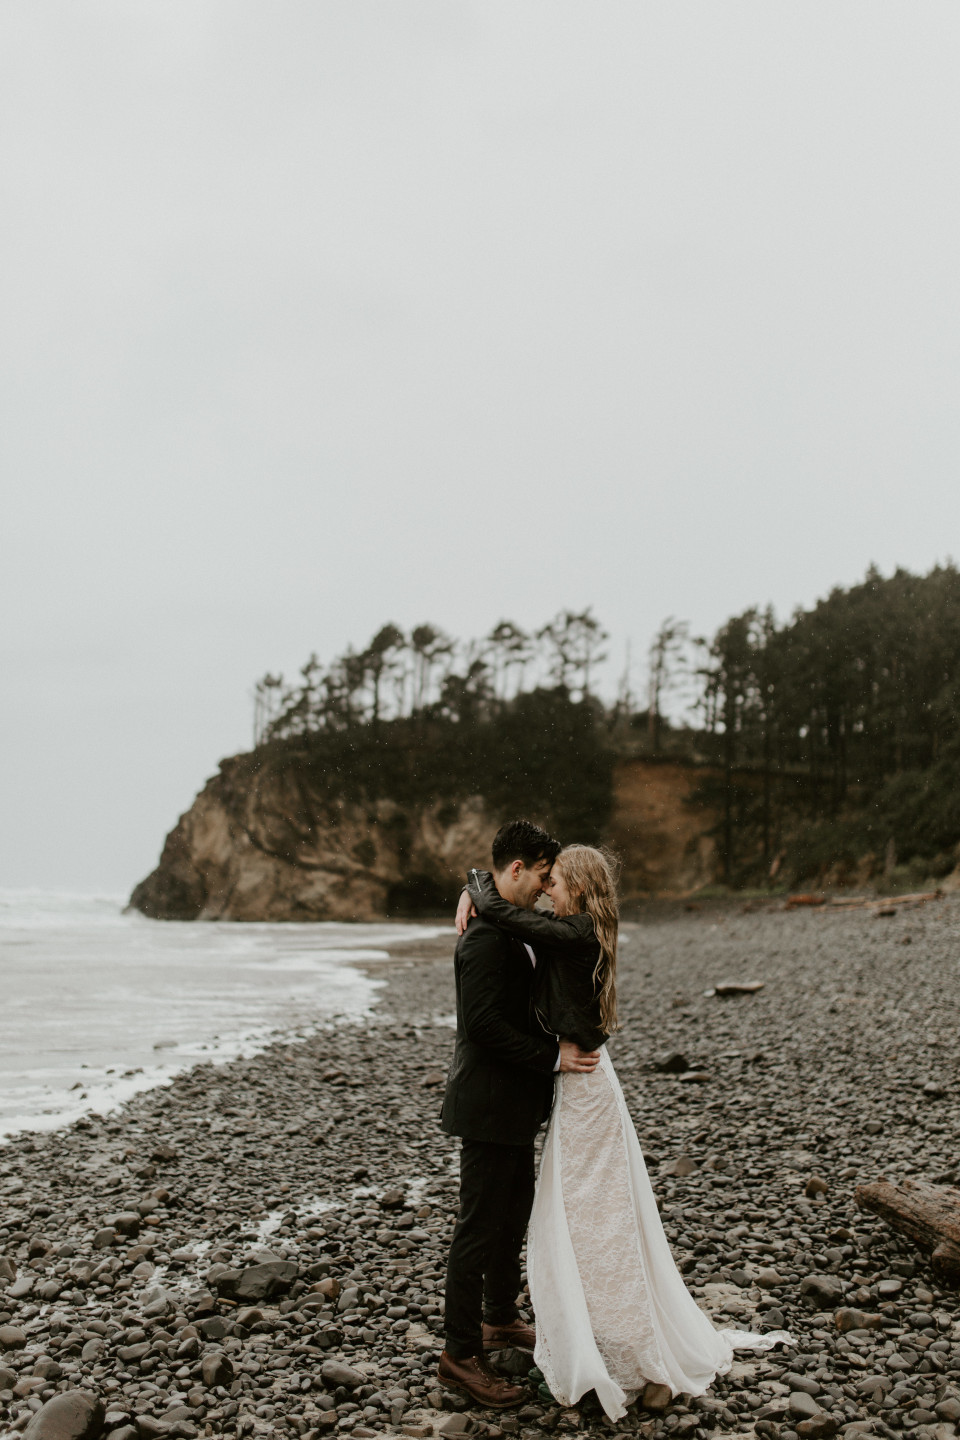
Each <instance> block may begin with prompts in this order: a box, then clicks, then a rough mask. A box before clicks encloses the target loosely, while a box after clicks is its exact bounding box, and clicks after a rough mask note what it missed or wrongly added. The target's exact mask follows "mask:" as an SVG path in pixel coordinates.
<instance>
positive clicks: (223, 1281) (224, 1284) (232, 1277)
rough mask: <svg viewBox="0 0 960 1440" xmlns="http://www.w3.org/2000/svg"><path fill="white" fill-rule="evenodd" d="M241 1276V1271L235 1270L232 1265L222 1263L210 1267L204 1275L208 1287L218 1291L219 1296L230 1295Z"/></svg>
mask: <svg viewBox="0 0 960 1440" xmlns="http://www.w3.org/2000/svg"><path fill="white" fill-rule="evenodd" d="M242 1276H243V1271H242V1270H238V1269H236V1268H235V1267H234V1266H233V1265H224V1264H223V1263H220V1264H217V1265H211V1266H210V1269H209V1270H208V1271H207V1274H206V1281H207V1284H208V1285H212V1286H213V1288H214V1290H218V1291H219V1292H220V1294H221V1295H232V1294H233V1293H234V1290H235V1289H236V1287H237V1285H238V1284H239V1282H240V1280H241V1278H242Z"/></svg>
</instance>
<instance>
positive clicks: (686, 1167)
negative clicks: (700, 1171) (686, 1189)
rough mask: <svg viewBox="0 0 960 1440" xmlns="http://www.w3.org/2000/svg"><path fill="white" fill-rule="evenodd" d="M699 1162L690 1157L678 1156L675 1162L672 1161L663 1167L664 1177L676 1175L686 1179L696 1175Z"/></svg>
mask: <svg viewBox="0 0 960 1440" xmlns="http://www.w3.org/2000/svg"><path fill="white" fill-rule="evenodd" d="M696 1170H697V1162H696V1161H695V1160H692V1159H691V1158H690V1156H689V1155H678V1156H677V1158H676V1159H675V1160H670V1161H668V1163H667V1164H666V1165H665V1166H664V1167H663V1173H664V1175H676V1176H678V1177H679V1178H680V1179H684V1178H685V1177H686V1176H687V1175H694V1174H696Z"/></svg>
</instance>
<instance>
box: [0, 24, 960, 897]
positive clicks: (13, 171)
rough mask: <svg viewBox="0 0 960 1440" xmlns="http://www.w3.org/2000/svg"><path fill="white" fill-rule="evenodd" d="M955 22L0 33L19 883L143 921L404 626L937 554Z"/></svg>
mask: <svg viewBox="0 0 960 1440" xmlns="http://www.w3.org/2000/svg"><path fill="white" fill-rule="evenodd" d="M958 42H960V11H958V9H957V7H956V5H954V4H948V3H946V0H929V3H927V4H925V5H923V6H895V5H876V4H873V3H870V4H867V3H866V0H851V3H848V4H845V5H843V6H836V5H833V4H827V3H818V0H812V3H808V4H806V5H804V6H803V7H792V8H791V7H777V6H769V5H766V4H761V3H759V0H753V3H744V0H730V3H727V4H725V5H723V6H718V7H707V6H699V7H686V6H674V5H659V6H650V5H643V6H638V5H635V4H633V3H628V0H609V3H607V4H605V5H603V6H601V7H596V6H584V5H582V4H578V3H573V0H550V3H549V4H547V3H546V0H537V3H533V0H520V3H515V0H510V3H509V4H508V3H505V0H482V3H481V0H470V3H467V0H411V3H408V4H404V5H402V6H388V5H382V4H377V5H375V4H371V3H368V0H332V3H326V4H323V5H315V4H312V3H308V0H277V3H274V4H271V5H268V6H266V5H263V4H253V3H250V0H231V3H230V4H226V3H224V0H163V3H160V0H92V3H88V4H84V5H79V6H78V5H76V4H73V3H67V0H50V3H47V4H44V5H35V4H33V3H32V0H11V3H8V4H6V5H5V6H4V7H3V8H2V12H0V177H2V184H3V193H4V200H5V210H6V214H7V217H8V223H7V224H6V225H5V227H4V230H3V235H2V237H0V296H2V306H3V314H4V324H3V326H2V329H0V383H2V387H3V395H4V417H3V424H2V427H0V473H2V474H3V477H4V504H3V525H2V527H0V616H2V623H0V663H2V673H3V678H4V701H3V705H2V707H0V717H2V718H0V725H2V742H3V754H4V756H5V763H4V766H3V767H2V778H0V787H2V788H0V817H2V823H0V883H4V884H6V885H10V886H48V887H52V888H54V889H80V890H98V889H100V890H106V891H108V892H111V893H112V892H114V891H116V892H123V893H129V889H130V887H131V886H132V884H133V883H134V882H135V881H137V880H138V879H139V878H141V877H142V876H143V875H144V874H145V873H146V872H147V871H149V870H150V869H151V868H152V867H153V865H154V864H155V862H156V858H157V855H158V853H159V849H160V845H161V843H162V839H163V836H164V834H165V833H166V831H167V830H168V829H169V828H170V827H171V825H172V824H173V823H174V822H175V820H176V817H177V815H178V814H179V813H180V812H181V811H182V810H184V809H185V808H186V807H187V806H188V805H189V803H190V801H191V800H192V798H193V796H194V794H195V793H196V791H197V789H198V788H199V786H200V785H201V784H202V783H203V781H204V780H205V778H206V777H207V776H208V775H210V774H211V773H212V772H213V771H214V769H215V766H216V763H217V761H218V760H219V758H220V757H221V756H223V755H224V754H228V753H232V752H236V751H237V750H239V749H242V748H245V747H246V746H248V745H249V743H250V736H251V710H252V706H251V699H250V690H251V687H252V685H253V683H254V681H255V680H256V678H257V677H258V676H260V675H262V674H263V672H264V671H265V670H268V669H270V670H277V669H282V670H284V671H286V673H288V674H290V673H291V672H293V671H295V669H296V667H298V666H299V665H300V664H302V663H303V661H304V660H305V659H306V657H307V656H308V655H309V653H310V652H311V651H312V650H316V651H317V652H318V653H319V655H320V657H321V659H324V660H329V659H330V658H331V657H332V656H333V655H334V654H336V653H340V652H341V651H342V650H343V649H344V648H345V646H346V645H347V644H348V643H353V644H354V645H356V646H362V645H363V644H365V643H366V642H367V640H368V639H369V638H370V636H371V635H372V634H373V632H374V631H375V630H376V629H377V628H378V627H379V626H380V625H381V624H382V623H383V622H385V621H387V620H392V621H394V622H396V623H397V624H398V625H400V626H402V627H404V628H405V629H408V628H409V627H411V626H412V625H414V624H417V623H419V622H421V621H426V620H429V621H432V622H434V623H436V624H440V625H442V626H443V627H445V628H446V629H448V630H450V631H451V632H453V633H454V634H458V635H461V636H476V635H482V634H484V633H485V632H487V631H489V630H490V629H491V628H492V626H494V625H495V624H496V623H497V622H498V621H499V620H500V619H502V618H504V617H508V618H511V619H513V620H515V621H516V622H517V623H519V624H520V625H522V626H525V627H527V628H532V627H536V626H538V625H540V624H542V623H543V622H544V621H545V620H546V619H548V618H549V617H550V616H551V615H552V614H554V613H555V612H556V611H557V610H558V609H560V608H561V607H565V606H570V607H572V608H575V609H582V608H584V607H585V606H587V605H593V606H594V608H595V610H596V612H597V614H598V615H599V616H600V617H601V618H602V619H603V620H604V622H605V623H606V625H607V626H608V628H609V629H610V631H611V633H612V640H611V645H610V659H609V662H608V665H607V667H606V671H605V674H604V677H603V683H604V686H605V687H606V689H607V691H608V692H612V691H613V689H614V688H615V685H616V681H617V678H618V676H619V674H620V672H621V671H622V669H623V666H624V661H625V654H626V647H627V644H628V642H631V643H632V655H633V663H634V667H635V673H634V677H633V683H634V686H635V688H636V689H637V690H638V691H640V690H641V687H642V682H643V674H642V669H643V657H644V653H645V650H646V647H647V645H648V643H649V640H650V637H651V635H652V634H653V632H654V630H655V628H656V626H657V625H658V623H659V622H660V621H661V619H662V618H663V617H664V616H666V615H669V614H674V615H678V616H681V617H684V618H687V619H689V621H690V622H691V625H692V627H693V630H694V632H695V633H697V632H701V633H702V632H709V631H712V630H713V629H714V628H715V627H716V626H717V625H719V624H720V623H722V621H723V620H724V619H725V618H726V617H727V616H728V615H730V614H731V613H734V612H737V611H740V610H742V609H744V608H745V607H746V606H748V605H751V604H753V603H757V602H759V603H766V602H767V601H772V602H773V603H774V604H775V605H776V606H777V608H778V610H779V611H780V613H781V614H783V613H786V612H789V610H790V609H791V608H792V607H793V606H794V605H795V604H797V603H798V602H803V603H810V602H811V601H813V600H814V599H815V598H816V597H817V596H818V595H821V594H823V593H825V592H826V591H827V590H828V589H829V588H830V586H832V585H833V584H835V583H844V584H849V583H851V582H854V581H856V580H857V579H859V578H860V577H862V575H863V573H864V571H865V569H866V567H867V565H868V564H869V563H870V562H871V561H875V562H876V563H877V564H878V565H879V566H880V568H881V569H882V570H883V571H884V572H885V573H889V572H890V571H891V570H892V569H893V568H894V567H895V566H896V565H897V564H903V565H906V566H909V567H911V568H914V569H926V568H928V567H929V566H930V565H932V564H933V563H935V562H936V561H937V560H942V559H944V558H945V557H946V556H947V555H949V554H950V553H951V551H954V550H955V549H956V548H957V540H956V537H957V535H958V534H960V487H958V485H957V482H956V476H957V457H958V405H957V395H958V393H960V391H958V380H960V348H958V339H957V337H958V335H960V324H958V320H960V314H958V311H960V272H958V268H957V265H956V256H957V254H958V253H960V194H958V190H957V186H956V183H955V177H956V175H957V173H958V160H960V155H958V149H960V87H958V86H957V74H958V72H960V64H958V61H960V53H958V52H960V43H958Z"/></svg>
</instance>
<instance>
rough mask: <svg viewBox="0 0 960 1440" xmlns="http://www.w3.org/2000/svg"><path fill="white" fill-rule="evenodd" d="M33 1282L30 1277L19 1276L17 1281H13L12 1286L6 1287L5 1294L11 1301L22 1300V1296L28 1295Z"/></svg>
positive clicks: (32, 1278)
mask: <svg viewBox="0 0 960 1440" xmlns="http://www.w3.org/2000/svg"><path fill="white" fill-rule="evenodd" d="M33 1282H34V1277H33V1276H32V1275H21V1276H20V1279H19V1280H14V1282H13V1284H12V1285H10V1286H8V1288H7V1294H8V1295H9V1297H10V1299H11V1300H22V1299H23V1298H24V1296H26V1295H29V1294H30V1291H31V1290H32V1289H33Z"/></svg>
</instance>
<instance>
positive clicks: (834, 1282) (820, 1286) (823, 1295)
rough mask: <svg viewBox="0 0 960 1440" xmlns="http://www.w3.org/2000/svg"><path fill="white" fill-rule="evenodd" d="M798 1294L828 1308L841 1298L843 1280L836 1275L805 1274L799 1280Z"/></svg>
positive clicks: (821, 1306) (824, 1308)
mask: <svg viewBox="0 0 960 1440" xmlns="http://www.w3.org/2000/svg"><path fill="white" fill-rule="evenodd" d="M800 1294H801V1295H804V1296H806V1298H807V1299H808V1300H812V1301H813V1302H814V1304H816V1305H819V1306H820V1308H821V1309H822V1310H828V1309H830V1308H832V1307H833V1306H834V1305H836V1304H837V1303H838V1301H840V1300H842V1299H843V1281H842V1280H838V1279H837V1277H836V1275H807V1276H805V1277H804V1279H803V1280H801V1281H800Z"/></svg>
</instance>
